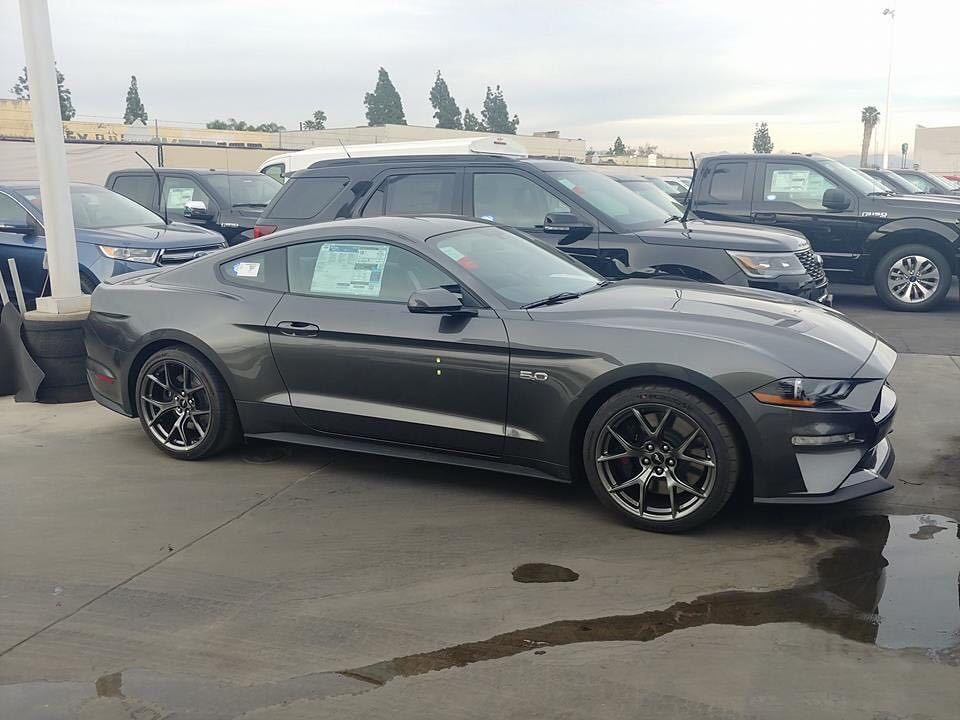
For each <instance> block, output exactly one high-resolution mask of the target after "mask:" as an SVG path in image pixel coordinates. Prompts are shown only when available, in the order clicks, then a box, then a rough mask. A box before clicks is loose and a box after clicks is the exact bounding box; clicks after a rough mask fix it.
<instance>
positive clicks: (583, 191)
mask: <svg viewBox="0 0 960 720" xmlns="http://www.w3.org/2000/svg"><path fill="white" fill-rule="evenodd" d="M549 175H550V177H552V178H553V179H554V180H556V181H557V182H558V183H560V184H561V185H563V186H564V187H565V188H567V189H568V190H570V191H571V192H572V193H574V194H575V195H579V196H580V197H581V198H583V201H584V202H585V203H586V204H587V205H590V206H593V207H595V208H596V209H597V210H599V211H600V212H602V213H604V214H606V215H608V216H610V217H611V218H613V219H614V220H616V221H617V222H619V223H621V224H622V225H625V226H626V227H627V228H628V229H639V228H642V227H647V226H650V225H655V224H661V223H663V221H664V220H666V219H668V218H669V217H670V216H671V215H672V214H673V213H672V212H667V211H666V210H664V209H663V208H661V207H658V206H657V205H655V204H653V203H652V202H650V201H649V200H646V199H645V198H642V197H640V196H639V195H637V194H636V193H634V192H631V191H630V190H628V189H627V188H625V187H624V186H623V185H621V184H620V183H618V182H617V181H616V180H614V179H613V178H611V177H608V176H606V175H603V174H601V173H599V172H595V171H593V170H556V171H552V172H550V173H549Z"/></svg>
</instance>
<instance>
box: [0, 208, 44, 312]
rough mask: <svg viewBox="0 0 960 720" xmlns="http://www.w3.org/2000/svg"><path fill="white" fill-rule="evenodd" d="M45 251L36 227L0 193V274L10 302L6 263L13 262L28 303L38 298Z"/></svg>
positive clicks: (11, 289)
mask: <svg viewBox="0 0 960 720" xmlns="http://www.w3.org/2000/svg"><path fill="white" fill-rule="evenodd" d="M46 251H47V245H46V241H45V239H44V237H43V228H42V227H41V226H40V223H38V222H37V221H36V220H35V219H34V218H33V216H32V215H31V214H30V213H29V212H27V209H26V208H25V207H24V206H23V205H21V204H20V203H19V202H18V201H17V200H16V199H14V198H13V197H12V196H10V195H8V194H6V193H4V192H0V274H2V275H3V279H4V283H5V284H6V286H7V290H8V291H9V293H10V297H11V298H12V297H14V292H13V280H12V277H11V275H10V268H9V265H8V262H9V260H10V259H11V258H12V259H13V260H16V263H17V274H18V275H19V276H20V284H21V286H22V287H23V293H24V295H25V296H26V299H27V301H28V302H30V301H32V300H33V299H35V298H37V297H39V296H40V294H41V292H42V290H43V285H44V282H45V281H46V277H47V271H46V270H44V269H43V256H44V253H46ZM21 310H23V308H21Z"/></svg>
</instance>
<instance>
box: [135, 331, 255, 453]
mask: <svg viewBox="0 0 960 720" xmlns="http://www.w3.org/2000/svg"><path fill="white" fill-rule="evenodd" d="M137 410H138V414H139V415H140V424H141V425H142V426H143V430H144V432H145V433H146V434H147V437H149V438H150V439H151V440H152V441H153V443H154V444H155V445H156V446H157V447H158V448H160V449H161V450H163V451H164V452H165V453H167V454H168V455H170V456H172V457H175V458H179V459H182V460H199V459H201V458H205V457H209V456H211V455H215V454H217V453H219V452H221V451H223V450H225V449H226V448H227V447H228V446H229V445H231V444H232V443H233V442H234V441H235V440H236V438H237V436H238V434H239V430H240V422H239V419H238V418H237V412H236V409H235V408H234V404H233V398H232V397H231V395H230V391H229V389H228V388H227V385H226V383H225V382H224V381H223V378H221V377H220V374H219V373H218V372H217V370H216V368H214V367H213V366H212V365H211V364H210V363H209V361H207V359H206V358H204V357H202V356H201V355H199V354H198V353H196V352H194V351H193V350H190V349H188V348H184V347H176V348H166V349H163V350H160V351H159V352H157V353H154V354H153V355H151V356H150V358H148V359H147V361H146V362H145V363H144V364H143V367H142V368H141V369H140V374H139V376H138V377H137Z"/></svg>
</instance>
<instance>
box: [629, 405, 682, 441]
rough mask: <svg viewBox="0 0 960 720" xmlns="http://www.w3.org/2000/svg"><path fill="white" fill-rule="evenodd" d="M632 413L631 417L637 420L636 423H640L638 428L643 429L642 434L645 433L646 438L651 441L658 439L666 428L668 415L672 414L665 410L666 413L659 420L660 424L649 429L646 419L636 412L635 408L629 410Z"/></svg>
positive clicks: (670, 411) (668, 409) (669, 410)
mask: <svg viewBox="0 0 960 720" xmlns="http://www.w3.org/2000/svg"><path fill="white" fill-rule="evenodd" d="M631 410H632V411H633V416H634V417H635V418H636V419H637V422H638V423H640V427H641V428H643V432H644V433H646V435H647V437H648V438H650V439H651V440H656V439H657V438H659V437H660V433H661V432H663V428H664V427H666V424H667V421H668V420H669V419H670V415H671V413H672V412H673V410H671V409H670V408H667V411H666V412H665V413H664V414H663V417H662V418H661V419H660V422H659V423H657V426H656V427H651V425H650V423H648V422H647V419H646V418H645V417H644V416H643V413H642V412H640V411H639V410H637V408H631Z"/></svg>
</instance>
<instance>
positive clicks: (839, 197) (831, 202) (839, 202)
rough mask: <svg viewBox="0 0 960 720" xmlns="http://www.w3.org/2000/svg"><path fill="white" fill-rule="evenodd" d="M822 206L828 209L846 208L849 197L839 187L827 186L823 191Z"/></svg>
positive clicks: (848, 205)
mask: <svg viewBox="0 0 960 720" xmlns="http://www.w3.org/2000/svg"><path fill="white" fill-rule="evenodd" d="M821 202H822V203H823V206H824V207H825V208H827V209H828V210H846V209H847V208H848V207H850V198H849V197H847V194H846V193H845V192H844V191H843V190H840V189H839V188H829V189H827V190H824V191H823V200H821Z"/></svg>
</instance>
